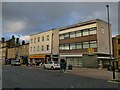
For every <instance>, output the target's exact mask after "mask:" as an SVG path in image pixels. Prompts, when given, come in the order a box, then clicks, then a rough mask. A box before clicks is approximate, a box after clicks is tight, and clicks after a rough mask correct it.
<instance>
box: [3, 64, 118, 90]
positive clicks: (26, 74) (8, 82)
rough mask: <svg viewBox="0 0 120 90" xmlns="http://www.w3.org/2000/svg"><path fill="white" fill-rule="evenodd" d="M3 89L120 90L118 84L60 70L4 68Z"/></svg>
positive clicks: (23, 67) (19, 67)
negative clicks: (103, 89) (72, 89)
mask: <svg viewBox="0 0 120 90" xmlns="http://www.w3.org/2000/svg"><path fill="white" fill-rule="evenodd" d="M2 88H118V84H117V83H111V82H108V81H106V80H102V79H95V78H90V77H84V76H77V75H71V74H69V72H68V73H61V72H60V71H59V70H42V69H40V68H32V67H31V68H30V67H25V66H3V67H2Z"/></svg>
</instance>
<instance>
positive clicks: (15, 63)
mask: <svg viewBox="0 0 120 90" xmlns="http://www.w3.org/2000/svg"><path fill="white" fill-rule="evenodd" d="M11 66H21V63H20V61H19V60H12V61H11Z"/></svg>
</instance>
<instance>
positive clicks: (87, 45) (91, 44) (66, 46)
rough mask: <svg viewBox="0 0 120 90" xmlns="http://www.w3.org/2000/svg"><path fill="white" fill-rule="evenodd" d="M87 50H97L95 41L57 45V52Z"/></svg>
mask: <svg viewBox="0 0 120 90" xmlns="http://www.w3.org/2000/svg"><path fill="white" fill-rule="evenodd" d="M87 48H97V41H88V42H77V43H70V44H60V45H59V50H79V49H87Z"/></svg>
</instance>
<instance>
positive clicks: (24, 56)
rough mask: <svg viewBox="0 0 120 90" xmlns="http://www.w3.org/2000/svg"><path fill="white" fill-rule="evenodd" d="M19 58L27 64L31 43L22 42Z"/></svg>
mask: <svg viewBox="0 0 120 90" xmlns="http://www.w3.org/2000/svg"><path fill="white" fill-rule="evenodd" d="M18 51H19V52H18V53H19V54H18V55H19V58H20V61H21V63H22V64H27V62H28V56H29V43H26V44H22V45H20V46H19V50H18Z"/></svg>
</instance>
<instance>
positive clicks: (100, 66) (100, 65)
mask: <svg viewBox="0 0 120 90" xmlns="http://www.w3.org/2000/svg"><path fill="white" fill-rule="evenodd" d="M102 68H103V65H102V60H100V61H99V69H102Z"/></svg>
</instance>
